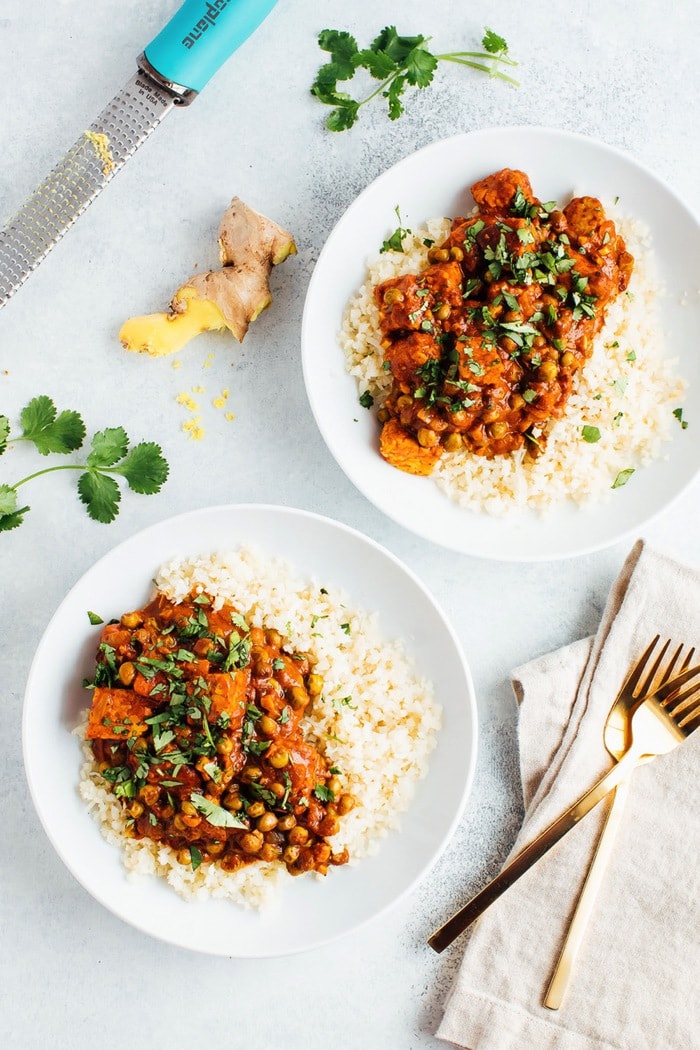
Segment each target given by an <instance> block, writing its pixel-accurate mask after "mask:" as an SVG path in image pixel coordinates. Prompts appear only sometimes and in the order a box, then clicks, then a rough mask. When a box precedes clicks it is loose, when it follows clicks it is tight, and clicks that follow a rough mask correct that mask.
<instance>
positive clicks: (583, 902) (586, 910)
mask: <svg viewBox="0 0 700 1050" xmlns="http://www.w3.org/2000/svg"><path fill="white" fill-rule="evenodd" d="M629 787H630V780H629V778H628V779H626V780H623V781H621V782H620V783H619V784H618V785H617V787H616V788H615V789H614V793H613V799H612V805H611V806H610V809H609V811H608V815H607V817H606V820H605V824H604V826H603V830H602V831H601V833H600V838H599V839H598V845H597V846H596V850H595V853H594V855H593V859H592V861H591V865H590V867H589V869H588V873H587V875H586V879H585V881H584V884H583V887H582V889H581V893H580V894H579V898H578V902H577V904H576V910H575V911H574V914H573V918H572V919H571V922H570V923H569V929H568V930H567V934H566V937H565V939H564V944H563V945H562V949H561V951H560V953H559V958H558V960H557V964H556V966H555V967H554V973H553V974H552V978H551V980H550V982H549V987H548V988H547V993H546V995H545V998H544V1005H545V1006H546V1007H548V1008H549V1009H550V1010H558V1009H559V1007H560V1006H561V1004H562V1001H563V999H564V995H565V994H566V990H567V988H568V986H569V980H570V978H571V974H572V972H573V968H574V965H575V964H576V959H577V957H578V953H579V949H580V948H581V944H582V943H583V938H584V935H585V932H586V927H587V926H588V922H589V920H590V917H591V915H592V914H593V909H594V907H595V902H596V900H597V897H598V893H599V891H600V887H601V886H602V885H603V878H604V876H605V870H606V868H607V866H608V861H609V860H610V857H611V855H612V852H613V847H614V845H615V839H616V837H617V832H618V829H619V827H620V824H621V823H622V816H623V813H624V810H625V804H626V802H627V796H628V794H629Z"/></svg>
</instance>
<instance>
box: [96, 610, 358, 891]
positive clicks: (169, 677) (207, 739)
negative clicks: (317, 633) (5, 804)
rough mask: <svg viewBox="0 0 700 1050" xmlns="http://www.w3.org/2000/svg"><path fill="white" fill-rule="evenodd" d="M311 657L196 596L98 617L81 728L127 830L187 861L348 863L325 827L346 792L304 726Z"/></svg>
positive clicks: (312, 680) (315, 682) (314, 685)
mask: <svg viewBox="0 0 700 1050" xmlns="http://www.w3.org/2000/svg"><path fill="white" fill-rule="evenodd" d="M283 646H284V648H283ZM312 663H313V661H312V658H311V657H310V655H309V654H308V653H297V652H290V651H289V648H288V646H286V645H285V639H284V638H282V636H281V635H280V634H279V633H278V632H276V631H271V630H263V629H261V628H257V627H252V628H251V627H249V626H248V624H247V622H246V620H245V619H244V617H243V616H242V615H241V614H240V613H239V612H238V611H237V610H236V609H234V608H233V607H232V606H230V605H223V606H222V607H221V608H219V609H216V610H215V609H214V608H213V606H212V603H211V601H210V599H209V598H208V596H207V595H204V594H200V595H193V596H191V597H190V598H189V599H188V600H187V601H185V602H182V603H174V602H171V601H169V600H168V599H167V598H165V597H164V596H163V595H159V596H158V597H156V598H155V599H154V600H153V601H152V602H150V604H148V605H147V606H146V607H145V608H144V609H140V610H138V611H136V612H130V613H125V614H124V615H123V616H122V617H121V620H120V621H119V622H115V623H111V624H108V625H107V626H105V628H104V629H103V631H102V636H101V641H100V644H99V648H98V652H97V666H96V672H95V677H94V681H93V683H92V686H93V700H92V707H91V709H90V712H89V719H88V726H87V738H88V740H89V741H90V742H91V745H92V750H93V752H94V756H95V759H96V761H97V763H98V768H99V771H100V773H101V774H102V776H103V777H104V778H105V779H106V780H107V781H108V782H109V784H110V786H111V788H112V790H113V792H114V793H115V795H117V797H119V798H121V799H122V800H123V804H124V806H125V807H126V810H127V813H128V822H129V823H128V827H129V833H130V834H131V835H133V836H134V837H136V838H143V837H146V838H149V839H153V840H154V841H156V842H161V843H165V844H167V845H168V846H171V847H172V848H173V849H174V850H176V851H177V856H178V860H179V861H180V862H181V863H183V864H188V865H191V866H192V867H193V868H197V867H198V866H199V865H200V864H201V863H202V862H208V861H209V862H215V863H217V864H218V865H220V867H221V868H223V869H224V870H225V871H235V870H236V869H237V868H240V867H241V866H242V865H244V864H248V863H250V862H252V861H256V860H264V861H279V862H280V863H283V864H285V865H286V867H287V869H288V871H289V872H290V873H292V874H299V873H301V872H304V871H309V870H314V871H316V872H319V873H321V874H325V873H326V871H327V870H328V865H329V864H344V863H346V862H347V860H348V854H347V851H345V850H343V851H342V852H334V851H333V849H332V847H331V845H330V843H328V842H327V841H326V837H327V836H331V835H334V834H336V833H337V831H338V830H339V826H340V824H339V821H340V818H341V817H342V816H343V815H344V814H345V813H347V812H349V810H350V809H351V808H352V807H353V805H354V799H353V797H352V796H351V795H349V794H343V793H342V792H341V790H340V784H339V781H338V777H337V776H336V775H335V773H336V772H337V771H336V770H332V769H329V768H328V765H327V763H326V761H325V759H324V757H323V756H322V755H321V754H320V753H319V751H318V750H317V749H316V748H315V747H314V746H312V744H311V743H309V742H307V741H306V740H305V739H304V734H303V732H302V729H301V725H300V723H301V720H302V717H303V715H304V713H305V712H307V711H308V709H309V705H310V704H311V703H313V702H314V700H315V699H317V698H318V697H319V696H320V694H321V691H322V688H323V680H322V679H321V676H320V675H317V674H315V673H314V671H313V668H312Z"/></svg>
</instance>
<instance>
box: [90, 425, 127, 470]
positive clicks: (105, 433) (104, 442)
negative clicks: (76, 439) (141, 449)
mask: <svg viewBox="0 0 700 1050" xmlns="http://www.w3.org/2000/svg"><path fill="white" fill-rule="evenodd" d="M90 447H91V449H92V451H91V452H90V454H89V456H88V458H87V462H88V466H90V467H112V466H114V464H115V463H118V462H119V460H120V459H123V458H124V456H125V455H126V453H127V450H128V448H129V439H128V437H127V436H126V431H125V430H124V428H123V427H108V428H107V429H106V430H99V431H98V432H97V433H96V434H95V435H94V436H93V439H92V441H91V443H90Z"/></svg>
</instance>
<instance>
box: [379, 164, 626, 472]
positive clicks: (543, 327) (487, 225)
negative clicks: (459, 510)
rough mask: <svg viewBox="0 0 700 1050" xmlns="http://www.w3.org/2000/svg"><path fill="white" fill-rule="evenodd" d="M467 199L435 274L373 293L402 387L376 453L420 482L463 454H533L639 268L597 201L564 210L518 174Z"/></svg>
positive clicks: (432, 252) (434, 261)
mask: <svg viewBox="0 0 700 1050" xmlns="http://www.w3.org/2000/svg"><path fill="white" fill-rule="evenodd" d="M471 192H472V196H473V198H474V200H475V202H476V205H477V210H476V212H475V214H473V215H471V216H470V217H469V218H457V219H454V220H453V222H452V228H451V232H450V235H449V237H448V238H447V240H446V241H445V242H444V243H443V244H441V245H439V246H435V245H433V246H431V247H430V249H429V251H428V265H427V266H426V268H425V269H424V270H423V271H422V272H421V273H418V274H409V275H405V276H401V277H395V278H392V279H390V280H387V281H384V282H383V283H382V284H380V285H378V286H377V287H376V288H375V299H376V303H377V306H378V308H379V314H380V325H381V333H382V337H383V338H382V349H383V353H384V359H385V365H384V367H385V368H386V369H387V371H389V372H390V373H391V376H392V380H393V382H392V387H391V390H390V393H389V395H388V397H387V399H386V401H385V403H384V405H383V406H382V407H381V408H380V409H379V413H378V416H379V420H380V422H381V423H382V424H383V425H382V431H381V435H380V451H381V454H382V455H383V456H384V458H385V459H386V460H387V461H388V462H389V463H391V464H392V465H393V466H395V467H398V468H399V469H400V470H404V471H407V472H408V473H410V474H430V473H431V471H432V470H433V467H434V466H435V464H436V462H437V461H438V459H439V458H440V456H441V455H442V454H443V452H445V451H447V452H454V451H457V450H459V449H466V450H467V451H469V452H471V453H473V454H475V455H478V456H486V457H489V458H491V457H494V456H499V455H504V454H507V453H511V452H514V451H516V450H517V449H521V448H523V447H525V451H526V453H527V454H528V455H530V456H531V457H536V456H537V455H538V453H539V452H541V450H542V449H543V447H544V445H545V442H546V439H547V434H548V431H549V429H550V427H551V424H552V422H553V421H554V420H556V419H557V418H558V417H560V416H561V415H562V413H563V411H564V407H565V404H566V401H567V399H568V397H569V395H570V393H571V390H572V387H573V384H574V381H575V377H576V373H577V372H578V370H579V369H581V368H582V367H583V365H584V364H585V362H586V359H587V358H588V357H590V355H591V353H592V349H593V340H594V337H595V336H596V334H597V333H598V331H599V330H600V328H601V327H602V325H603V321H604V313H605V307H606V305H607V304H608V303H609V302H611V300H613V299H614V298H615V297H616V296H617V295H618V294H619V293H620V292H622V291H624V290H625V289H626V287H627V284H628V282H629V279H630V275H631V273H632V268H633V265H634V260H633V258H632V256H631V255H630V254H629V252H628V251H627V250H626V247H625V242H624V240H623V238H622V237H621V236H620V235H619V234H618V233H617V231H616V228H615V224H614V223H613V222H612V221H611V220H610V219H608V218H607V217H606V215H605V211H604V210H603V207H602V205H601V203H600V201H598V200H596V199H595V198H594V197H576V198H574V199H573V200H572V201H571V202H570V203H569V204H568V205H567V206H566V207H565V208H564V209H563V210H562V211H560V210H559V209H558V208H557V207H555V205H554V204H553V203H550V204H542V203H541V202H540V201H539V200H538V199H537V198H536V197H535V196H534V194H533V192H532V187H531V185H530V181H529V179H528V177H527V175H525V174H524V173H523V172H521V171H513V170H510V169H508V168H505V169H503V170H502V171H498V172H496V173H495V174H493V175H490V176H489V177H488V178H485V179H482V180H481V181H480V182H477V183H475V185H474V186H472V187H471Z"/></svg>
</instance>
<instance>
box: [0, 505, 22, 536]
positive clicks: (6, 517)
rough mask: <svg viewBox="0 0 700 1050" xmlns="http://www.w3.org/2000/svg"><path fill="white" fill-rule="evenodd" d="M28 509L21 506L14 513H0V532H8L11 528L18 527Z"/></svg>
mask: <svg viewBox="0 0 700 1050" xmlns="http://www.w3.org/2000/svg"><path fill="white" fill-rule="evenodd" d="M28 510H29V507H22V509H21V510H18V511H16V512H15V513H14V514H0V532H9V531H10V530H11V529H16V528H18V527H19V526H20V525H21V524H22V522H23V521H24V515H25V514H26V512H27V511H28Z"/></svg>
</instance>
